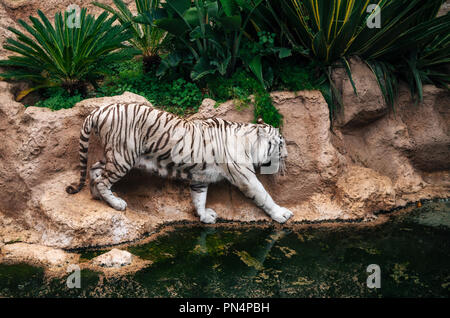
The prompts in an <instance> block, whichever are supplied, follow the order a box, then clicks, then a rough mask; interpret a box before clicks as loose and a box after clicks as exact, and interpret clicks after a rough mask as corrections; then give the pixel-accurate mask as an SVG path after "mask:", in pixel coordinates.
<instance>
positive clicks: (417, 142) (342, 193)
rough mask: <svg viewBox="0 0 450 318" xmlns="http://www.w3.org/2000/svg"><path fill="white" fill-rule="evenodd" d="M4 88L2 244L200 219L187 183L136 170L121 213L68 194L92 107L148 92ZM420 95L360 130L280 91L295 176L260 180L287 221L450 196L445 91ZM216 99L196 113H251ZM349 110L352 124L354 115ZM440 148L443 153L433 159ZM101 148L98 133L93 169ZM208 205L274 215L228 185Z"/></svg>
mask: <svg viewBox="0 0 450 318" xmlns="http://www.w3.org/2000/svg"><path fill="white" fill-rule="evenodd" d="M357 76H358V72H354V77H357ZM342 81H345V79H342ZM0 85H1V88H2V91H1V92H0V114H1V116H0V121H1V126H0V127H1V128H0V129H1V131H2V134H3V135H4V136H7V138H4V140H3V141H2V142H1V143H0V166H1V168H2V169H1V170H0V171H1V174H0V190H1V191H0V195H1V196H2V197H1V200H0V202H1V205H0V213H1V214H0V215H1V217H0V222H1V224H0V225H1V226H0V237H1V241H3V242H9V241H15V240H20V241H22V242H26V243H35V244H40V245H46V246H52V247H59V248H75V247H83V246H94V245H111V244H120V243H123V242H127V241H131V240H136V239H139V238H141V237H143V235H145V234H147V233H150V232H152V231H154V230H155V229H156V228H157V227H159V226H161V225H163V224H166V223H168V222H175V221H190V222H199V221H198V219H197V217H196V216H195V215H194V210H193V206H192V203H191V199H190V194H189V190H188V187H187V184H186V183H184V182H178V181H171V180H165V179H161V178H158V177H155V176H151V175H148V174H146V173H145V172H142V171H138V170H136V171H132V172H131V173H130V174H129V175H128V176H127V177H125V178H124V179H123V180H122V181H120V182H119V183H118V184H117V186H115V187H114V191H116V192H117V193H118V194H119V195H120V196H121V197H123V198H124V199H125V200H126V201H127V202H128V209H127V210H126V211H124V212H119V211H116V210H114V209H112V208H110V207H108V206H107V205H106V204H105V203H103V202H100V201H96V200H94V199H92V198H91V196H90V193H89V190H88V187H87V188H85V189H84V190H83V191H82V192H80V193H78V194H77V195H74V196H70V195H68V194H67V193H66V192H65V190H64V189H65V187H66V186H67V185H68V184H70V183H72V182H75V181H76V180H77V179H78V175H79V171H78V168H77V167H78V164H79V163H78V138H79V129H80V127H81V124H82V121H83V119H84V118H85V117H86V116H87V114H88V113H89V112H90V111H91V110H92V109H93V108H95V107H96V106H99V105H105V104H109V103H113V102H125V101H126V102H140V103H144V102H147V101H146V100H145V99H144V98H143V97H141V96H139V95H135V94H131V93H125V94H123V95H120V96H114V97H105V98H96V99H89V100H84V101H82V102H80V103H78V104H77V105H76V106H75V107H74V108H72V109H68V110H60V111H56V112H52V111H50V110H48V109H43V108H37V107H29V108H24V107H23V105H21V104H20V103H16V102H14V99H13V95H12V94H11V93H10V90H11V86H10V85H9V84H7V83H4V82H0ZM346 87H347V86H346ZM347 89H352V88H351V87H347ZM424 92H425V98H424V103H423V104H421V105H417V106H412V102H411V100H410V99H408V98H409V95H408V94H407V92H406V91H402V94H401V95H400V99H399V106H398V109H397V112H396V115H394V114H392V113H389V112H388V113H387V114H385V115H384V116H382V117H380V118H372V119H370V120H368V121H367V123H366V124H365V125H363V126H361V124H360V125H356V126H352V125H345V126H344V127H342V128H335V129H334V130H333V131H331V130H330V120H329V112H328V106H327V104H326V102H325V100H324V99H323V97H322V95H321V94H320V92H317V91H308V92H297V93H289V92H275V93H273V94H272V98H273V100H274V103H275V106H276V107H277V108H278V109H279V111H280V112H281V113H282V114H283V117H284V126H283V128H282V130H283V134H284V136H285V138H286V141H287V147H288V152H289V157H288V161H287V169H288V170H287V171H288V174H287V175H285V176H278V175H263V176H260V179H261V181H262V182H263V184H264V186H265V187H266V188H267V189H268V191H269V192H270V193H271V195H272V196H273V197H274V198H275V200H276V201H277V202H278V203H279V204H281V205H283V206H286V207H287V208H289V209H291V210H292V211H293V212H294V217H293V218H292V220H291V221H289V222H290V223H288V224H287V226H289V224H292V223H293V222H297V221H319V220H322V221H323V220H337V219H339V220H355V219H366V220H368V219H371V218H372V217H373V213H374V212H376V211H379V210H389V209H391V208H393V207H396V206H400V205H404V204H406V203H407V202H411V201H417V200H420V199H423V198H432V197H446V196H448V195H449V193H450V187H449V184H448V180H449V178H448V170H449V167H448V163H449V160H448V158H449V148H450V147H449V144H450V143H449V131H448V128H449V114H448V98H449V96H448V95H447V94H448V93H446V92H445V91H443V90H440V89H437V88H435V87H431V86H426V87H425V90H424ZM216 106H217V105H215V102H214V101H212V100H205V101H204V102H203V104H202V106H201V107H200V110H199V112H198V113H197V114H195V115H194V116H192V118H191V119H203V118H210V117H222V118H225V119H229V120H234V121H251V120H252V119H253V110H252V108H251V107H250V108H243V109H241V110H237V109H236V107H235V106H234V103H233V102H232V101H230V102H227V103H224V104H222V105H220V106H219V107H216ZM361 107H363V105H362V104H361ZM413 107H416V108H413ZM353 114H354V115H349V116H348V119H349V122H353V118H354V117H357V116H358V115H357V112H354V113H353ZM414 114H420V115H419V116H418V117H416V116H415V115H414ZM377 117H378V115H377ZM432 149H436V150H437V151H434V152H433V153H432V154H430V155H429V156H428V155H427V154H428V152H430V151H431V150H432ZM101 153H102V150H101V147H100V145H99V144H98V141H97V140H96V138H95V137H92V138H91V143H90V148H89V164H92V163H93V162H94V161H97V160H98V159H99V157H100V156H101ZM208 206H209V207H211V208H213V209H215V210H216V211H217V212H218V214H219V217H220V218H221V219H224V220H231V221H258V220H267V221H270V219H269V218H268V217H267V216H266V215H265V214H264V212H263V211H261V210H259V209H258V208H257V207H256V206H255V205H254V204H253V203H252V202H250V201H249V200H248V199H246V198H245V197H244V196H243V195H242V194H241V193H240V192H239V191H238V190H237V189H235V188H234V187H232V186H231V185H230V184H228V183H220V184H216V185H213V186H211V189H210V191H209V194H208ZM5 246H8V245H5Z"/></svg>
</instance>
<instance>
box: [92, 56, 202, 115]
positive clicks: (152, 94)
mask: <svg viewBox="0 0 450 318" xmlns="http://www.w3.org/2000/svg"><path fill="white" fill-rule="evenodd" d="M111 69H112V70H114V75H112V76H110V77H107V78H106V79H105V82H104V83H103V85H102V86H101V87H100V88H99V89H98V90H97V96H98V97H101V96H113V95H119V94H123V93H124V92H126V91H129V92H132V93H135V94H139V95H141V96H143V97H145V98H146V99H147V100H148V101H150V102H151V103H152V104H154V105H155V106H157V107H160V108H163V109H165V110H167V111H170V112H173V113H175V114H177V115H185V114H189V113H193V112H195V111H197V110H198V107H199V106H200V105H201V102H202V98H203V95H202V92H201V90H200V88H199V87H198V86H197V85H196V84H194V83H191V82H187V81H186V80H185V79H183V78H177V79H174V80H169V79H168V78H162V79H159V78H157V77H156V76H154V75H152V74H148V73H147V74H144V73H143V72H142V69H141V68H140V67H139V62H138V61H136V60H133V61H129V62H127V63H126V64H124V65H117V66H116V65H114V66H111Z"/></svg>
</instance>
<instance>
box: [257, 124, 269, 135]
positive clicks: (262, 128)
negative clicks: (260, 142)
mask: <svg viewBox="0 0 450 318" xmlns="http://www.w3.org/2000/svg"><path fill="white" fill-rule="evenodd" d="M258 137H262V138H268V137H269V134H268V133H267V131H266V129H265V127H264V126H263V127H261V126H259V127H258Z"/></svg>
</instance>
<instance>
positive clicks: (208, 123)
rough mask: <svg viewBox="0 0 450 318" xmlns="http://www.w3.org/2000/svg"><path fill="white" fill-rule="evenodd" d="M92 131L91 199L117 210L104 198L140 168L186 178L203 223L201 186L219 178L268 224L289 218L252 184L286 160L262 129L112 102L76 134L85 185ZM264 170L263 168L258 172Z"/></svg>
mask: <svg viewBox="0 0 450 318" xmlns="http://www.w3.org/2000/svg"><path fill="white" fill-rule="evenodd" d="M91 130H94V132H95V133H96V134H97V135H98V136H99V137H100V141H101V143H102V145H103V147H104V150H105V153H104V159H103V160H102V161H100V162H97V163H95V164H94V165H93V166H92V168H91V170H90V187H91V193H92V196H93V197H94V198H97V199H102V200H104V201H106V202H107V203H108V204H109V205H110V206H112V207H113V208H115V209H117V210H125V209H126V206H127V204H126V202H125V201H124V200H122V199H120V198H118V197H116V196H115V195H114V194H113V193H112V192H111V186H112V185H113V184H114V183H116V182H117V181H119V180H120V179H121V178H122V177H123V176H125V175H126V174H127V172H128V171H130V169H132V168H142V169H147V170H150V171H152V172H155V173H157V174H159V175H161V176H163V177H170V178H179V179H186V180H189V181H190V183H191V186H190V187H191V195H192V201H193V204H194V206H195V210H196V212H197V214H198V215H199V217H200V220H201V221H202V222H204V223H215V222H216V218H217V214H216V212H214V211H213V210H212V209H206V208H205V204H206V196H207V190H208V185H209V184H210V183H214V182H217V181H220V180H223V179H226V180H228V181H229V182H231V183H232V184H233V185H235V186H237V187H238V188H239V189H240V190H241V191H242V192H243V193H244V195H246V196H247V197H249V198H251V199H252V200H253V201H254V202H255V204H256V205H257V206H259V207H260V208H262V209H263V210H264V211H265V212H266V213H267V214H268V215H270V216H271V217H272V218H273V219H274V220H275V221H277V222H280V223H284V222H286V221H287V220H288V219H289V218H290V217H291V216H292V212H291V211H289V210H287V209H285V208H283V207H280V206H279V205H277V204H276V203H275V202H274V201H273V200H272V198H271V197H270V195H269V194H268V193H267V192H266V190H265V189H264V187H263V185H262V184H261V183H260V182H259V180H258V179H257V178H256V174H255V169H256V168H257V167H261V166H267V165H269V166H270V164H271V162H272V161H273V162H277V161H278V162H279V163H280V164H281V166H282V167H284V166H283V163H284V159H285V158H286V156H287V151H286V146H285V141H284V138H283V137H282V136H281V134H280V133H279V130H278V129H275V128H273V127H271V126H269V125H265V124H245V123H235V122H230V121H226V120H223V119H218V118H213V119H208V120H193V121H188V120H185V119H182V118H178V117H176V116H174V115H172V114H170V113H167V112H164V111H161V110H158V109H155V108H153V107H152V106H151V105H142V104H131V103H130V104H113V105H109V106H104V107H100V108H97V109H96V110H94V111H93V112H92V113H91V114H90V115H89V116H88V117H87V118H86V120H85V121H84V124H83V127H82V129H81V136H80V166H81V177H80V182H79V184H78V185H77V186H76V187H73V186H69V187H67V189H66V190H67V192H68V193H71V194H74V193H77V192H79V191H80V190H81V189H82V188H83V186H84V184H85V182H86V170H87V154H88V145H89V136H90V133H91ZM262 169H263V168H262Z"/></svg>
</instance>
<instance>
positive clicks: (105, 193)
mask: <svg viewBox="0 0 450 318" xmlns="http://www.w3.org/2000/svg"><path fill="white" fill-rule="evenodd" d="M106 157H107V162H106V165H105V168H104V169H103V172H102V174H101V176H99V177H97V178H96V179H95V180H94V185H93V187H94V188H96V190H97V192H98V194H99V195H100V197H101V198H102V199H103V200H104V201H106V203H108V204H109V205H110V206H111V207H112V208H114V209H116V210H119V211H124V210H125V209H126V208H127V203H126V202H125V201H124V200H123V199H121V198H119V197H116V196H115V195H114V194H113V193H112V191H111V187H112V186H113V184H114V183H116V182H117V181H119V180H120V179H122V177H124V176H125V175H126V174H127V173H128V171H129V170H130V169H131V168H132V167H133V165H132V164H130V163H127V162H125V161H124V160H122V158H117V157H113V156H112V155H111V154H109V155H107V156H106ZM118 162H121V163H122V164H119V163H118Z"/></svg>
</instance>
